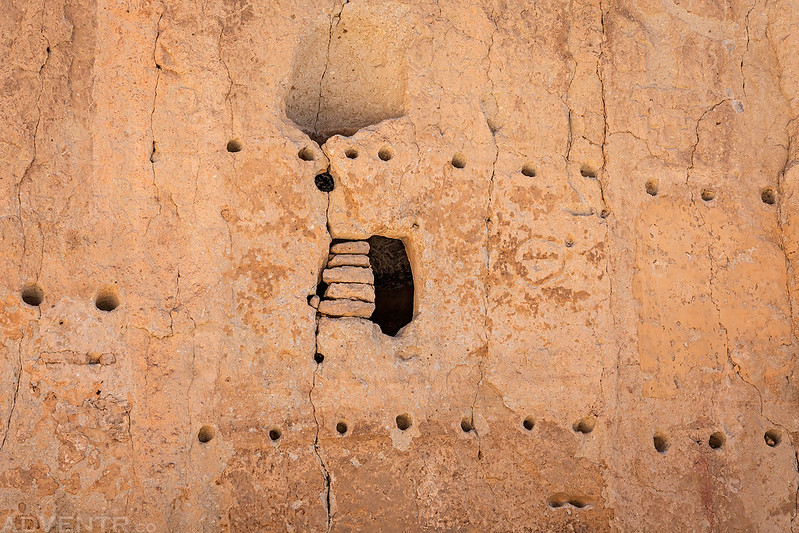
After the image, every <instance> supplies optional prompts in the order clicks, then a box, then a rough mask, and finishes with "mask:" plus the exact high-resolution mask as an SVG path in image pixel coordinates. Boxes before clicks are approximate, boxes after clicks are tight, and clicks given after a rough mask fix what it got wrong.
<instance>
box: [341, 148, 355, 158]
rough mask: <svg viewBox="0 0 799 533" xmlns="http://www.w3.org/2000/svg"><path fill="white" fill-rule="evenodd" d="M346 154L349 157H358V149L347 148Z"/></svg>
mask: <svg viewBox="0 0 799 533" xmlns="http://www.w3.org/2000/svg"><path fill="white" fill-rule="evenodd" d="M344 155H346V156H347V158H348V159H355V158H357V157H358V149H357V148H347V150H346V151H345V152H344Z"/></svg>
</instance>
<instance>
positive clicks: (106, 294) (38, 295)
mask: <svg viewBox="0 0 799 533" xmlns="http://www.w3.org/2000/svg"><path fill="white" fill-rule="evenodd" d="M20 296H21V297H22V301H23V302H25V303H26V304H28V305H30V306H33V307H38V306H40V305H41V304H42V302H43V301H44V290H43V289H42V288H41V286H40V285H38V284H36V283H28V284H27V285H25V286H24V287H22V290H21V291H20ZM94 305H95V307H97V309H99V310H100V311H105V312H110V311H113V310H114V309H116V308H117V307H119V297H118V296H117V294H116V292H114V291H113V289H108V288H105V289H101V290H100V292H99V293H97V297H96V298H95V299H94Z"/></svg>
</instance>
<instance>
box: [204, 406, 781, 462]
mask: <svg viewBox="0 0 799 533" xmlns="http://www.w3.org/2000/svg"><path fill="white" fill-rule="evenodd" d="M588 420H590V421H591V422H590V424H587V423H586V421H588ZM395 422H396V424H397V428H398V429H400V430H401V431H406V430H408V429H409V428H410V427H411V426H412V425H413V421H412V420H411V417H410V415H408V414H407V413H403V414H401V415H397V418H396V419H395ZM594 424H595V420H594V419H593V418H590V417H586V418H583V419H582V420H580V421H578V422H575V423H574V426H573V429H574V431H578V432H580V433H590V432H591V431H593V429H594ZM522 427H524V429H526V430H527V431H532V430H533V428H534V427H535V420H534V419H533V418H532V417H529V416H528V417H527V418H525V419H524V421H523V422H522ZM461 429H462V430H463V431H464V433H469V432H470V431H473V430H474V424H473V423H472V420H471V419H470V418H466V417H464V418H463V419H462V420H461ZM336 431H337V432H338V433H339V435H346V433H347V431H349V426H347V423H346V422H345V421H343V420H341V421H339V422H338V423H337V424H336ZM215 434H216V431H215V430H214V428H213V426H203V427H201V428H200V431H199V433H197V440H199V441H200V442H203V443H205V442H208V441H210V440H211V439H213V438H214V436H215ZM281 436H282V432H281V431H280V429H278V428H272V429H270V430H269V438H270V439H271V440H272V441H277V440H278V439H280V437H281ZM763 439H764V440H765V442H766V444H767V445H768V446H770V447H772V448H774V447H776V446H777V445H779V443H780V442H781V441H782V434H781V433H780V432H779V431H777V430H775V429H770V430H768V431H766V433H765V435H763ZM726 440H727V439H726V437H725V436H724V434H723V433H721V432H719V431H717V432H715V433H713V434H712V435H710V438H709V439H708V446H710V447H711V448H713V449H714V450H718V449H720V448H721V447H722V446H724V443H725V442H726ZM652 443H653V445H654V446H655V450H656V451H657V452H658V453H660V454H665V453H666V451H667V450H668V449H669V447H670V446H671V443H670V442H669V439H668V438H667V437H666V436H665V435H663V434H662V433H660V432H656V433H655V434H654V435H653V437H652Z"/></svg>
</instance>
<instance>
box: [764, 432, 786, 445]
mask: <svg viewBox="0 0 799 533" xmlns="http://www.w3.org/2000/svg"><path fill="white" fill-rule="evenodd" d="M763 439H764V440H765V441H766V444H768V445H769V446H771V447H772V448H774V447H775V446H777V445H779V443H780V441H782V434H781V433H780V432H779V431H777V430H776V429H770V430H768V431H766V434H765V435H763Z"/></svg>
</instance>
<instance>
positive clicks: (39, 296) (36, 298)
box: [20, 283, 44, 307]
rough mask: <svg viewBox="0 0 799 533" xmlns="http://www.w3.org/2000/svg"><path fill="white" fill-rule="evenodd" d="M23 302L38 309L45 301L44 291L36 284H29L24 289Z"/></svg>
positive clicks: (22, 293)
mask: <svg viewBox="0 0 799 533" xmlns="http://www.w3.org/2000/svg"><path fill="white" fill-rule="evenodd" d="M20 295H21V296H22V301H23V302H25V303H26V304H28V305H32V306H34V307H38V306H39V305H41V303H42V301H44V291H43V290H42V288H41V287H40V286H39V285H37V284H36V283H28V284H27V285H25V286H24V287H22V292H21V293H20Z"/></svg>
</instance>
